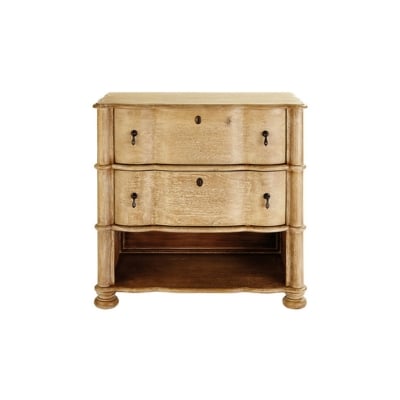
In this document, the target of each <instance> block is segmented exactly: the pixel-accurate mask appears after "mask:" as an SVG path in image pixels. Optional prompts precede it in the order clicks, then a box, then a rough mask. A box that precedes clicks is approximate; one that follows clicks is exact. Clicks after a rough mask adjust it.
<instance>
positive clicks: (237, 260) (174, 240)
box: [114, 232, 285, 292]
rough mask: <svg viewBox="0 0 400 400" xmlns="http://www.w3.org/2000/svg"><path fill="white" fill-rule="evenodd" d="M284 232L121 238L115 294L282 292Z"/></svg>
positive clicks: (125, 235)
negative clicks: (153, 292)
mask: <svg viewBox="0 0 400 400" xmlns="http://www.w3.org/2000/svg"><path fill="white" fill-rule="evenodd" d="M281 235H282V233H280V232H278V233H268V234H265V233H249V232H239V233H220V234H216V233H211V234H210V233H207V234H206V233H195V234H194V233H191V234H187V233H186V234H184V233H165V232H146V233H130V232H123V233H121V237H120V240H121V246H120V253H119V257H118V261H117V264H116V267H115V285H114V287H115V289H116V290H117V291H127V292H143V291H183V292H223V291H252V292H281V291H284V287H285V264H284V261H283V258H282V254H281V247H282V246H281V242H282V236H281Z"/></svg>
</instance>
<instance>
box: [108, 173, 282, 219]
mask: <svg viewBox="0 0 400 400" xmlns="http://www.w3.org/2000/svg"><path fill="white" fill-rule="evenodd" d="M132 194H134V195H133V197H134V199H132ZM267 205H268V207H267ZM285 209H286V172H285V171H274V172H260V171H226V172H202V171H197V172H177V171H140V172H138V171H115V223H116V224H118V225H127V226H131V225H136V226H143V225H167V226H241V225H247V226H250V225H252V226H277V225H284V224H285Z"/></svg>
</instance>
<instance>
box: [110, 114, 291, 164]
mask: <svg viewBox="0 0 400 400" xmlns="http://www.w3.org/2000/svg"><path fill="white" fill-rule="evenodd" d="M197 116H200V117H201V123H200V124H196V122H195V118H196V117H197ZM132 130H135V131H137V136H136V137H135V144H134V145H132V136H131V131H132ZM264 131H268V137H267V140H268V144H267V145H265V144H264V137H263V135H262V133H263V132H264ZM285 149H286V109H285V108H265V107H264V108H259V107H253V108H244V107H228V106H225V107H223V106H196V107H174V108H173V107H153V108H150V107H134V108H129V109H119V108H117V109H115V161H116V163H120V164H157V163H160V164H197V165H198V164H264V165H265V164H283V163H285V160H286V154H285Z"/></svg>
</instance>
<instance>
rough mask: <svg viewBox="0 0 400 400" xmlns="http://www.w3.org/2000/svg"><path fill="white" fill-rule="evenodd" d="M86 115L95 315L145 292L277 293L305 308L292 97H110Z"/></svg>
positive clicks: (296, 111)
mask: <svg viewBox="0 0 400 400" xmlns="http://www.w3.org/2000/svg"><path fill="white" fill-rule="evenodd" d="M95 107H96V108H97V112H98V157H97V164H96V168H97V170H98V172H97V173H98V223H97V225H96V227H97V229H98V248H99V250H98V254H99V257H98V284H97V285H96V291H97V294H98V296H97V297H96V300H95V304H96V305H97V306H98V307H100V308H112V307H114V306H115V305H116V304H117V303H118V299H117V297H116V296H115V292H116V291H128V292H140V291H155V290H163V291H200V292H203V291H206V292H207V291H255V292H273V293H275V292H284V293H285V297H284V300H283V303H284V305H285V306H287V307H289V308H295V309H296V308H302V307H304V306H305V304H306V301H305V299H304V291H305V286H304V282H303V230H304V225H303V213H302V207H303V205H302V198H303V197H302V196H303V193H302V177H303V169H304V165H303V131H302V113H303V108H304V107H305V105H304V104H303V103H302V102H301V101H300V100H299V99H297V98H296V97H295V96H293V95H292V94H290V93H110V94H108V95H106V96H105V97H104V98H103V99H101V100H100V101H99V102H98V103H96V104H95ZM132 130H134V131H136V132H135V135H134V136H132V133H131V132H132ZM265 131H267V134H266V135H264V133H265ZM132 139H134V140H133V142H132ZM199 178H201V179H202V182H201V183H202V184H201V185H200V184H198V179H199ZM132 193H136V195H137V196H136V198H135V207H132V202H133V200H132V198H131V195H132ZM265 193H268V194H269V195H270V197H269V199H268V202H269V208H266V199H265V198H264V197H263V196H264V194H265Z"/></svg>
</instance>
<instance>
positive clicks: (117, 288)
mask: <svg viewBox="0 0 400 400" xmlns="http://www.w3.org/2000/svg"><path fill="white" fill-rule="evenodd" d="M110 288H111V289H113V290H114V291H117V292H128V293H145V292H171V293H238V292H249V293H285V292H286V286H281V287H274V288H265V289H262V288H250V287H247V286H241V287H237V288H201V289H193V288H182V289H181V288H169V287H164V286H149V287H145V288H134V287H127V286H123V285H118V284H115V285H113V286H110ZM295 293H296V294H297V293H298V292H295Z"/></svg>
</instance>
